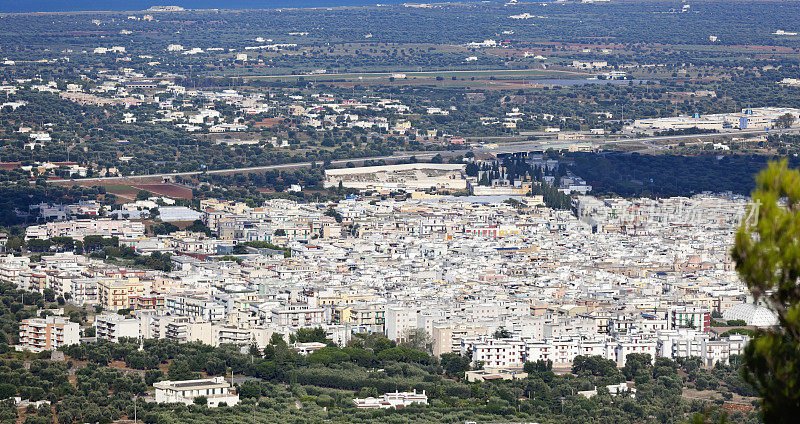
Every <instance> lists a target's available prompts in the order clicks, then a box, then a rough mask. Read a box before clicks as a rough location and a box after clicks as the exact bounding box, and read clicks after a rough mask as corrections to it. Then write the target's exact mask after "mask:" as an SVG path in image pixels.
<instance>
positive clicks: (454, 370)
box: [441, 353, 472, 378]
mask: <svg viewBox="0 0 800 424" xmlns="http://www.w3.org/2000/svg"><path fill="white" fill-rule="evenodd" d="M470 362H472V361H471V359H470V358H469V357H466V356H462V355H460V354H458V353H443V354H442V356H441V365H442V368H444V372H445V374H447V375H448V376H450V377H458V378H463V377H464V373H465V372H467V371H469V364H470Z"/></svg>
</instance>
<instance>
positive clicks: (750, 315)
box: [722, 303, 778, 327]
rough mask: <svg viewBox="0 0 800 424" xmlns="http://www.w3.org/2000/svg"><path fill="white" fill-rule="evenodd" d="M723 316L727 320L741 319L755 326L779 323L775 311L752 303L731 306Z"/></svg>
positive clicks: (769, 325) (768, 325)
mask: <svg viewBox="0 0 800 424" xmlns="http://www.w3.org/2000/svg"><path fill="white" fill-rule="evenodd" d="M722 318H723V319H725V321H731V320H737V319H740V320H743V321H744V322H746V323H747V325H752V326H753V327H771V326H773V325H777V324H778V317H777V316H775V313H773V312H772V311H771V310H769V309H767V308H765V307H763V306H758V305H754V304H752V303H743V304H741V305H736V306H731V307H730V308H728V309H726V310H724V311H723V312H722Z"/></svg>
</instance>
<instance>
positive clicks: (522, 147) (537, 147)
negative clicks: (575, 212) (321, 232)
mask: <svg viewBox="0 0 800 424" xmlns="http://www.w3.org/2000/svg"><path fill="white" fill-rule="evenodd" d="M767 132H769V133H771V134H784V133H795V132H800V128H790V129H785V130H770V131H766V130H744V131H731V132H724V133H709V134H693V135H670V136H658V137H642V138H624V139H602V140H597V139H594V140H585V141H586V142H592V143H597V144H631V143H644V144H648V145H652V143H653V142H659V141H680V140H688V139H703V138H713V137H721V136H727V137H730V136H737V135H758V134H765V133H767ZM582 141H583V140H557V139H542V140H536V141H520V142H509V143H501V144H498V145H497V147H494V148H488V147H475V148H467V149H462V150H444V151H432V152H431V151H426V152H402V153H397V154H394V155H388V156H373V157H368V158H353V159H337V160H333V161H331V165H345V164H347V163H348V162H352V163H354V164H357V163H363V162H364V161H368V160H371V161H379V160H384V161H387V162H394V161H400V160H407V159H411V158H412V157H416V158H417V159H430V158H432V157H434V156H436V155H437V154H440V155H442V156H444V157H451V156H458V155H463V154H465V153H467V152H469V151H472V152H474V153H493V154H498V153H522V152H535V151H544V150H547V149H551V148H552V149H565V148H567V147H569V146H571V145H574V144H576V143H581V142H582ZM317 163H318V164H319V163H320V162H317ZM309 166H311V162H296V163H284V164H280V165H267V166H253V167H247V168H228V169H215V170H211V171H190V172H171V173H163V174H148V175H129V176H125V177H95V178H79V179H58V180H48V181H49V182H52V183H69V182H76V183H77V182H82V183H83V182H103V181H135V180H153V179H163V178H171V177H189V176H193V175H198V174H202V173H206V174H232V173H236V172H258V171H268V170H275V169H294V168H305V167H309Z"/></svg>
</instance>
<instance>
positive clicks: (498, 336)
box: [494, 327, 511, 339]
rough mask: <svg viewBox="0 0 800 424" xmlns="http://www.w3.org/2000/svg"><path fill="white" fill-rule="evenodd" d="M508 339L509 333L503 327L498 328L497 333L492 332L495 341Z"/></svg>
mask: <svg viewBox="0 0 800 424" xmlns="http://www.w3.org/2000/svg"><path fill="white" fill-rule="evenodd" d="M509 337H511V332H510V331H508V330H507V329H505V328H503V327H500V328H498V329H497V331H495V332H494V338H495V339H507V338H509Z"/></svg>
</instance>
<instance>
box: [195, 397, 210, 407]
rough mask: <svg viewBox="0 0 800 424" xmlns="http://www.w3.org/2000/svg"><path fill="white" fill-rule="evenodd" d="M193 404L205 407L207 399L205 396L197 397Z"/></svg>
mask: <svg viewBox="0 0 800 424" xmlns="http://www.w3.org/2000/svg"><path fill="white" fill-rule="evenodd" d="M194 404H195V405H200V406H206V405H208V398H207V397H205V396H198V397H196V398H194Z"/></svg>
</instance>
